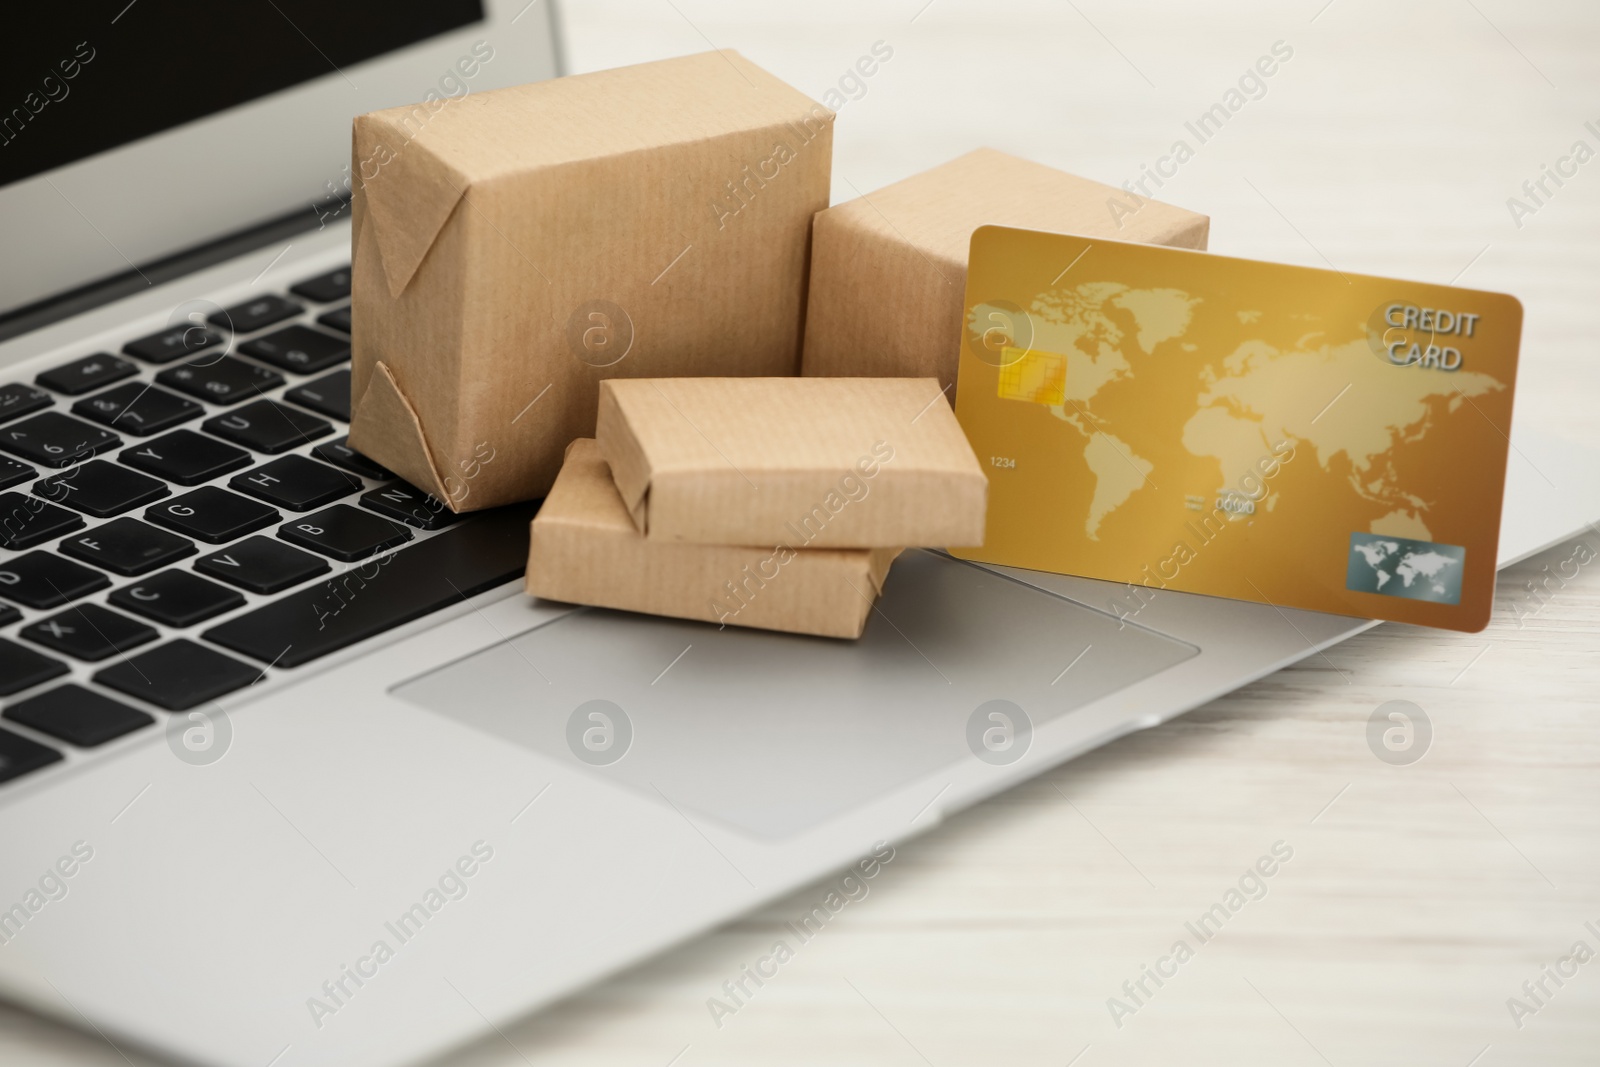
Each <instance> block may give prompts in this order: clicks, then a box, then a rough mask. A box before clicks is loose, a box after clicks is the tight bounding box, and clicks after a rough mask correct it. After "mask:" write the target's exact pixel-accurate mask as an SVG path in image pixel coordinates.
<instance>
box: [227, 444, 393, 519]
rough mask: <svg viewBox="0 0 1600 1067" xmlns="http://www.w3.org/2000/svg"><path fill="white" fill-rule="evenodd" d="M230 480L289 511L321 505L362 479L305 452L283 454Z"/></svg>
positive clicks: (358, 484)
mask: <svg viewBox="0 0 1600 1067" xmlns="http://www.w3.org/2000/svg"><path fill="white" fill-rule="evenodd" d="M228 484H229V485H230V486H232V487H233V488H235V489H237V490H239V492H241V493H249V494H250V495H251V496H254V497H259V498H261V499H262V500H265V501H266V502H267V503H269V504H276V505H277V506H278V507H280V508H287V509H288V510H289V511H310V510H311V509H312V508H320V507H321V506H322V505H324V504H331V503H333V502H334V501H335V500H338V499H339V498H340V497H342V496H349V495H350V494H351V493H354V492H358V491H359V490H360V489H361V479H359V478H352V477H351V476H350V475H348V474H346V473H345V472H344V471H342V470H337V469H335V468H333V467H330V466H328V465H327V464H326V463H318V462H317V461H316V460H314V459H307V458H306V457H304V456H282V457H280V458H278V459H275V460H272V461H271V462H269V463H263V464H262V465H261V466H259V467H257V468H256V469H255V470H253V471H246V472H245V473H243V474H236V475H234V476H233V477H232V478H231V479H229V481H228Z"/></svg>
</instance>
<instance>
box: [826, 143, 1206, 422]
mask: <svg viewBox="0 0 1600 1067" xmlns="http://www.w3.org/2000/svg"><path fill="white" fill-rule="evenodd" d="M1138 199H1139V200H1142V201H1143V203H1142V205H1141V206H1138V207H1137V208H1135V207H1134V198H1132V197H1130V196H1129V195H1128V194H1127V193H1126V192H1124V191H1123V190H1121V189H1116V188H1113V187H1112V186H1109V185H1102V184H1100V183H1099V182H1092V181H1089V180H1088V179H1086V178H1078V177H1075V176H1073V175H1071V174H1067V173H1064V172H1062V171H1059V170H1055V169H1053V168H1050V167H1046V166H1042V165H1040V164H1038V163H1030V162H1028V161H1027V160H1024V159H1018V158H1016V157H1015V156H1008V155H1006V154H1005V153H1003V152H996V151H995V150H994V149H991V148H982V149H979V150H978V151H976V152H970V153H968V154H967V155H964V156H961V157H960V158H958V159H954V160H951V161H950V162H949V163H946V164H944V165H943V166H940V167H935V168H934V169H933V170H930V171H925V172H924V173H922V174H918V175H916V176H914V177H911V178H907V179H906V180H905V181H902V182H897V183H896V184H894V185H891V186H888V187H887V188H884V189H879V190H878V191H877V192H875V193H872V194H871V195H869V196H864V197H862V198H860V199H859V200H851V201H848V202H846V203H843V204H838V205H836V206H834V207H831V208H829V209H828V210H826V211H824V212H822V213H820V214H819V215H817V218H816V222H815V223H814V224H813V228H812V250H811V292H810V298H809V299H810V306H809V310H808V312H807V317H806V339H805V353H804V357H803V360H802V373H804V374H808V375H821V376H824V377H828V376H835V375H846V374H860V375H867V376H871V377H877V376H895V377H920V376H923V375H933V376H934V377H936V378H938V379H939V384H940V385H942V386H949V387H950V389H951V394H950V395H951V396H952V397H953V396H954V395H955V382H956V357H957V354H958V352H959V351H960V345H961V335H962V333H961V332H962V324H961V310H962V307H963V302H964V299H965V295H966V285H967V246H968V244H969V243H970V241H971V239H972V231H973V230H975V229H977V228H978V227H979V226H982V225H985V224H986V223H993V224H995V225H1000V226H1018V227H1022V228H1025V229H1033V230H1051V231H1054V232H1057V233H1074V234H1082V235H1085V236H1089V237H1108V238H1112V239H1114V240H1118V241H1144V242H1148V243H1151V244H1164V245H1173V246H1176V247H1179V248H1198V249H1204V248H1205V247H1206V237H1207V234H1208V233H1209V230H1210V225H1211V220H1210V219H1208V218H1207V217H1206V216H1204V215H1197V214H1195V213H1194V212H1192V211H1185V210H1183V209H1182V208H1178V207H1173V206H1171V205H1170V204H1163V203H1160V202H1158V201H1155V200H1149V199H1146V198H1143V197H1139V198H1138ZM1114 205H1117V206H1114ZM1061 266H1062V267H1066V266H1067V264H1065V263H1063V264H1062V265H1061Z"/></svg>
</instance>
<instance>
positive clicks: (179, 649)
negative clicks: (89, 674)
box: [94, 637, 261, 711]
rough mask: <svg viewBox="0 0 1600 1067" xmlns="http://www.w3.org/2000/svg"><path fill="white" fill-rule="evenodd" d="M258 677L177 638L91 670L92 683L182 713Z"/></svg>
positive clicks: (245, 666) (247, 668) (233, 661)
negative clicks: (126, 658) (114, 663)
mask: <svg viewBox="0 0 1600 1067" xmlns="http://www.w3.org/2000/svg"><path fill="white" fill-rule="evenodd" d="M259 677H261V672H260V671H258V670H257V669H256V668H254V667H252V666H250V665H249V664H247V663H240V662H239V661H238V660H236V659H234V658H233V657H232V656H224V655H223V654H222V653H220V652H214V651H212V650H211V649H209V648H206V647H205V646H204V645H197V644H195V643H194V642H193V641H185V640H184V639H183V638H181V637H180V638H179V639H178V640H176V641H169V642H167V643H166V644H164V645H157V646H156V647H155V648H152V649H151V650H150V651H148V652H141V653H139V655H137V656H134V657H133V658H132V659H129V660H124V661H123V662H121V663H118V664H116V665H115V666H111V667H106V668H104V669H102V670H99V671H96V672H95V676H94V680H95V681H97V682H99V683H100V684H101V685H103V686H106V687H108V688H110V689H115V690H117V691H118V692H121V693H126V694H128V695H129V696H132V697H138V698H139V699H140V700H148V701H149V702H150V703H152V704H154V705H156V706H157V707H161V708H166V709H167V710H169V711H187V710H189V709H190V708H192V707H194V706H195V705H196V704H204V703H205V702H206V701H208V700H215V699H216V698H217V697H220V696H222V695H223V694H225V693H231V692H233V691H234V690H235V689H243V688H244V687H245V686H247V685H249V684H250V683H251V682H254V681H255V680H256V679H257V678H259Z"/></svg>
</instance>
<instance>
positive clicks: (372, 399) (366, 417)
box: [350, 360, 454, 510]
mask: <svg viewBox="0 0 1600 1067" xmlns="http://www.w3.org/2000/svg"><path fill="white" fill-rule="evenodd" d="M350 447H351V448H353V449H355V450H356V451H357V452H360V453H362V454H363V455H367V456H370V457H372V458H373V459H375V460H377V461H378V462H379V463H382V464H383V465H384V466H385V467H388V468H389V469H390V470H392V471H394V473H396V474H398V475H399V476H400V477H402V478H404V479H405V480H406V481H408V482H410V483H411V484H412V485H415V486H417V487H418V488H421V489H424V490H426V491H427V492H429V493H432V494H433V495H434V497H435V498H436V499H438V500H440V501H443V502H444V503H445V504H446V505H447V506H450V507H451V510H454V506H453V501H452V500H451V497H450V493H449V491H448V490H447V489H446V488H445V485H444V479H443V478H441V477H439V470H438V468H437V467H436V466H434V462H433V454H432V452H431V451H430V450H429V448H428V440H427V437H426V436H425V435H424V434H423V432H422V422H421V421H420V420H419V419H418V418H417V412H416V409H414V408H413V407H412V406H411V402H410V401H408V400H407V399H406V397H405V393H403V392H401V390H400V383H398V382H396V381H395V379H394V375H393V374H391V373H390V372H389V368H388V366H387V365H385V364H384V362H383V361H382V360H379V361H378V362H377V363H376V364H375V365H374V366H373V369H372V379H371V381H369V382H368V383H367V391H366V392H365V393H363V394H361V397H360V399H358V400H357V401H356V405H355V411H354V413H353V415H352V416H351V419H350Z"/></svg>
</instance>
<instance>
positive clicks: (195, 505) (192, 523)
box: [144, 485, 283, 545]
mask: <svg viewBox="0 0 1600 1067" xmlns="http://www.w3.org/2000/svg"><path fill="white" fill-rule="evenodd" d="M144 517H145V518H147V519H149V520H150V521H151V522H155V523H160V524H161V525H162V526H165V527H167V528H168V529H171V530H177V531H178V532H179V533H181V534H188V535H189V536H190V537H198V538H199V539H200V540H202V541H209V542H211V543H212V544H214V545H220V544H222V543H223V542H224V541H232V540H233V539H234V538H235V537H243V536H244V535H245V534H247V533H254V532H255V531H256V530H259V529H261V528H262V527H263V526H270V525H272V524H273V523H275V522H277V521H278V520H279V519H281V518H283V515H282V514H280V513H279V512H278V510H277V509H276V508H269V507H267V506H266V505H265V504H258V503H256V502H255V501H254V500H250V499H248V498H246V497H242V496H240V495H239V494H238V493H230V492H228V491H227V490H226V489H220V488H218V487H217V486H214V485H203V486H201V487H200V488H199V489H195V490H193V491H192V492H188V493H184V494H183V495H182V496H177V497H173V498H172V499H171V500H163V501H162V502H161V503H159V504H156V505H155V506H153V507H151V508H149V509H147V510H146V511H145V513H144Z"/></svg>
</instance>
